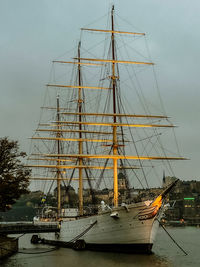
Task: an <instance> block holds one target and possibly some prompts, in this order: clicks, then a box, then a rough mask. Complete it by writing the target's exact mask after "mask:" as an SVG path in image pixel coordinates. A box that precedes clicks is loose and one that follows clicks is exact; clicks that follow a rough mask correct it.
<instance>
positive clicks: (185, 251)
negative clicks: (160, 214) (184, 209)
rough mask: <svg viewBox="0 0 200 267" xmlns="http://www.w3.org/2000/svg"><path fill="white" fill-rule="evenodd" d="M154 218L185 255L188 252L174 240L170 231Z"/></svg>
mask: <svg viewBox="0 0 200 267" xmlns="http://www.w3.org/2000/svg"><path fill="white" fill-rule="evenodd" d="M156 220H157V221H158V222H159V224H160V226H161V227H162V228H163V230H164V231H165V232H166V233H167V235H168V236H169V237H170V238H171V240H172V241H173V242H174V244H175V245H177V247H178V248H179V249H180V250H181V251H182V252H183V253H184V254H185V255H186V256H187V255H188V253H187V252H186V251H185V250H184V249H183V248H182V247H181V246H180V245H179V244H178V243H177V242H176V240H175V239H174V238H173V237H172V236H171V235H170V233H169V232H168V231H167V229H166V228H165V226H164V225H163V224H162V223H161V221H159V220H158V219H157V218H156Z"/></svg>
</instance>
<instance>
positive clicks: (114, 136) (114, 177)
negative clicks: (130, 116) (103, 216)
mask: <svg viewBox="0 0 200 267" xmlns="http://www.w3.org/2000/svg"><path fill="white" fill-rule="evenodd" d="M111 24H112V35H111V43H112V60H113V63H112V77H111V79H112V90H113V123H116V76H115V36H114V6H112V10H111ZM113 155H117V126H113ZM113 187H114V206H115V207H118V177H117V159H113Z"/></svg>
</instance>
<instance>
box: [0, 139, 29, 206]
mask: <svg viewBox="0 0 200 267" xmlns="http://www.w3.org/2000/svg"><path fill="white" fill-rule="evenodd" d="M25 156H26V153H25V152H20V151H19V144H18V141H12V140H9V139H8V138H7V137H4V138H0V211H6V210H8V209H10V206H11V205H13V204H14V203H15V202H16V200H17V199H19V197H20V196H21V195H22V194H27V193H28V192H29V191H28V186H29V176H30V172H31V171H30V170H29V169H28V168H27V167H25V166H24V165H23V163H22V162H21V160H22V159H23V158H24V157H25Z"/></svg>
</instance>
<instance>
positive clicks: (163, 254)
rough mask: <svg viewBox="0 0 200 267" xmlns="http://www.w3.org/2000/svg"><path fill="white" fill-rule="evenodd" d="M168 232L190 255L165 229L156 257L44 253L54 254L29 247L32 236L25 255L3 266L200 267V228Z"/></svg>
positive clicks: (23, 240) (23, 246)
mask: <svg viewBox="0 0 200 267" xmlns="http://www.w3.org/2000/svg"><path fill="white" fill-rule="evenodd" d="M167 230H168V232H169V233H170V234H171V235H172V237H173V238H174V239H175V240H176V242H178V244H179V245H180V246H181V247H182V248H183V249H184V250H185V251H186V252H187V253H188V255H186V256H185V255H184V253H183V252H182V251H181V250H180V249H179V248H178V247H177V246H176V245H175V244H174V243H173V241H172V240H171V239H170V238H169V236H168V235H167V234H166V233H165V232H164V230H163V229H162V228H160V229H159V231H158V235H157V240H156V242H155V244H154V246H153V253H152V254H151V255H134V254H120V253H108V252H93V251H74V250H73V249H68V248H59V249H58V250H54V251H51V252H48V253H45V252H46V251H47V250H51V249H52V247H49V246H44V245H37V246H36V245H32V244H30V237H31V235H25V236H23V237H21V238H20V243H19V246H20V250H19V252H22V253H17V254H15V255H13V256H11V257H10V258H9V259H7V260H4V261H3V262H1V263H0V266H2V267H25V266H27V267H29V266H37V267H46V266H47V267H57V266H58V267H60V266H68V267H71V266H81V267H86V266H90V267H93V266H94V267H98V266H101V267H102V266H105V267H118V266H123V267H126V266H137V267H140V266H147V267H151V266H152V267H156V266H161V267H162V266H181V267H182V266H190V267H193V266H194V267H197V266H200V228H196V227H168V228H167ZM38 252H39V253H38ZM41 252H44V253H41ZM24 253H27V254H24ZM29 253H30V254H29ZM31 253H32V254H31Z"/></svg>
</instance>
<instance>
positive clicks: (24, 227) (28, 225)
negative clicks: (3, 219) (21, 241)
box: [0, 222, 60, 235]
mask: <svg viewBox="0 0 200 267" xmlns="http://www.w3.org/2000/svg"><path fill="white" fill-rule="evenodd" d="M56 232H60V225H59V224H58V223H45V224H34V223H33V222H19V223H18V222H15V223H0V235H10V234H24V233H26V234H30V233H56Z"/></svg>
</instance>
